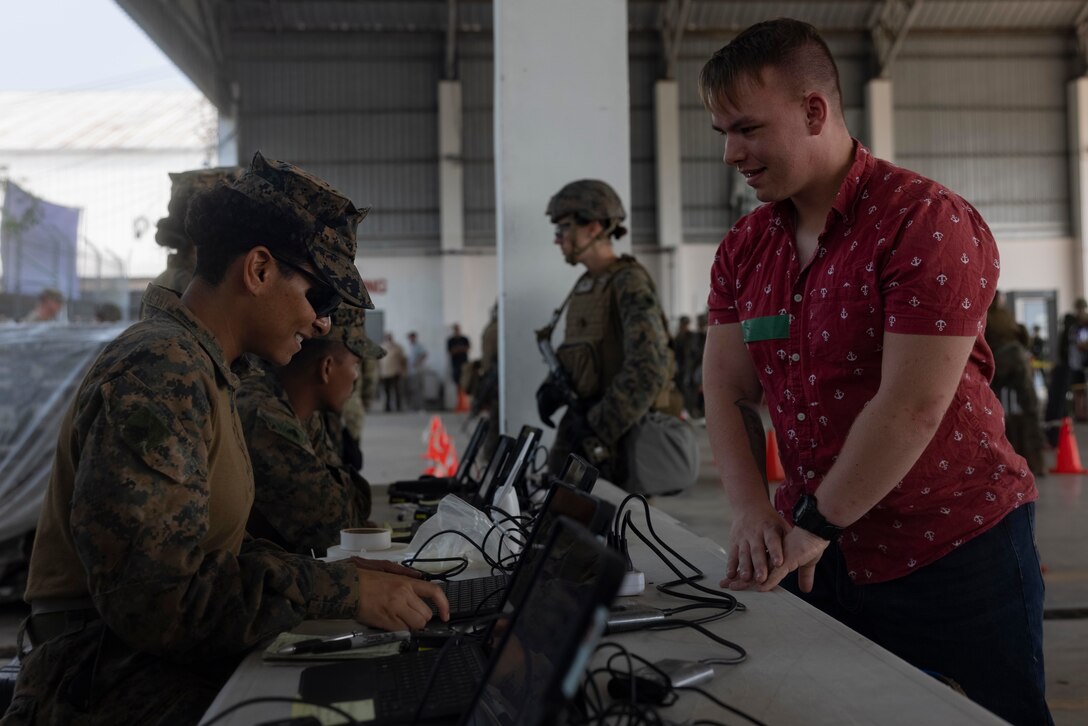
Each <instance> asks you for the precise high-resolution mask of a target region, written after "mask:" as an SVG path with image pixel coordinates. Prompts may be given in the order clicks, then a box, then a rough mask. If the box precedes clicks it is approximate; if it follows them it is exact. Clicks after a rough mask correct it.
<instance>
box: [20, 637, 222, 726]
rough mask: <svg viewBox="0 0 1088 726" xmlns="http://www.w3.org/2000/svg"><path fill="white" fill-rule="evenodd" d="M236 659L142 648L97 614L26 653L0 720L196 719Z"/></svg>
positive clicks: (143, 721)
mask: <svg viewBox="0 0 1088 726" xmlns="http://www.w3.org/2000/svg"><path fill="white" fill-rule="evenodd" d="M236 665H237V660H235V659H231V660H230V662H224V661H220V662H216V663H199V664H192V665H188V664H179V663H174V662H170V661H167V660H165V659H164V658H161V657H156V656H152V655H149V654H147V653H141V652H138V651H135V650H133V649H132V648H130V647H129V646H128V645H126V644H125V643H124V642H123V641H122V640H121V639H120V638H118V637H117V636H116V635H114V634H113V633H112V631H110V630H109V629H108V628H106V626H105V624H104V623H103V622H102V621H101V620H96V621H93V622H91V623H88V624H87V626H86V627H85V628H84V629H83V630H81V631H80V632H78V633H69V634H66V635H61V636H58V637H56V638H53V639H52V640H49V641H47V642H45V643H42V644H41V645H38V646H37V647H35V648H34V650H32V651H31V652H30V653H29V654H28V655H26V656H24V657H23V659H22V668H21V670H20V672H19V680H18V681H17V683H16V685H15V698H14V700H13V701H12V703H11V706H10V707H9V708H8V710H7V713H6V714H5V715H4V717H3V718H2V719H0V726H22V725H23V724H58V725H59V724H111V725H113V724H163V725H164V726H166V725H169V726H173V725H174V724H177V725H178V726H180V725H182V724H196V723H197V722H198V721H199V720H200V717H201V716H202V715H203V714H204V712H205V711H206V710H207V708H208V706H209V705H211V702H212V700H213V699H214V698H215V695H216V694H217V693H218V692H219V689H220V688H221V687H222V686H223V684H225V683H226V681H227V679H228V678H229V677H230V674H231V673H232V672H233V671H234V668H235V667H236Z"/></svg>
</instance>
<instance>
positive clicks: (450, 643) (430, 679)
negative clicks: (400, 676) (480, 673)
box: [410, 635, 463, 724]
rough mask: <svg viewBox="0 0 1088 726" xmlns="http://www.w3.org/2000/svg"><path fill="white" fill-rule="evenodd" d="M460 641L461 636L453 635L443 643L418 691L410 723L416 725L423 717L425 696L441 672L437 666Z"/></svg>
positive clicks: (458, 645)
mask: <svg viewBox="0 0 1088 726" xmlns="http://www.w3.org/2000/svg"><path fill="white" fill-rule="evenodd" d="M462 639H463V636H461V635H455V636H453V637H452V638H450V639H449V640H447V641H446V642H445V643H443V644H442V647H441V648H439V650H438V657H437V658H435V660H434V664H433V665H432V666H431V672H430V673H428V674H427V680H426V681H425V682H424V684H423V688H422V689H421V690H420V695H419V702H418V703H417V704H416V710H415V712H414V713H413V714H412V720H411V722H410V723H412V724H417V723H419V720H420V718H422V717H423V708H424V706H426V705H427V694H429V693H430V692H431V688H433V687H434V682H435V679H436V678H437V677H438V672H439V671H440V670H441V668H439V666H441V665H442V661H443V660H444V659H445V658H446V656H447V655H449V653H450V650H451V649H452V648H454V647H455V646H454V643H456V644H457V646H456V647H460V644H461V640H462Z"/></svg>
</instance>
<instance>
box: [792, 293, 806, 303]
mask: <svg viewBox="0 0 1088 726" xmlns="http://www.w3.org/2000/svg"><path fill="white" fill-rule="evenodd" d="M803 299H804V298H803V297H801V293H797V294H796V295H794V296H793V301H794V302H801V300H803Z"/></svg>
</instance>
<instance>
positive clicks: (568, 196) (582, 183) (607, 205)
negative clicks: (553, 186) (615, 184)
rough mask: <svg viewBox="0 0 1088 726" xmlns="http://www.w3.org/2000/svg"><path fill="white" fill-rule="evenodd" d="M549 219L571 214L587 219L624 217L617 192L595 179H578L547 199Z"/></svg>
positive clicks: (553, 220) (622, 218)
mask: <svg viewBox="0 0 1088 726" xmlns="http://www.w3.org/2000/svg"><path fill="white" fill-rule="evenodd" d="M545 213H546V214H547V215H548V217H549V218H550V219H551V220H552V222H557V221H559V220H560V219H562V218H563V217H566V216H569V215H574V216H577V217H579V218H581V219H583V220H585V221H587V222H593V221H598V222H606V221H609V222H614V223H616V224H619V223H620V222H622V221H623V220H624V219H626V218H627V212H625V211H624V210H623V203H622V202H620V198H619V195H617V194H616V190H614V189H613V188H612V187H611V186H609V185H608V184H607V183H605V182H603V181H601V180H599V179H579V180H578V181H573V182H571V183H570V184H567V185H566V186H565V187H563V188H562V189H560V190H559V191H558V192H557V193H556V194H555V196H553V197H552V198H551V201H549V202H548V211H547V212H545Z"/></svg>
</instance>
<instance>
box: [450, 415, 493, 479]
mask: <svg viewBox="0 0 1088 726" xmlns="http://www.w3.org/2000/svg"><path fill="white" fill-rule="evenodd" d="M490 425H491V422H490V421H489V420H488V419H486V418H482V417H481V418H480V420H479V421H478V422H477V424H476V429H475V430H474V431H473V432H472V436H471V437H470V438H469V440H468V445H467V446H465V453H464V456H462V457H461V463H460V464H458V465H457V473H456V474H454V475H453V478H454V479H456V480H457V483H458V484H460V485H462V486H464V485H465V484H468V483H469V482H470V481H472V477H471V472H472V464H473V463H474V462H475V461H476V456H477V455H478V454H479V453H480V447H481V446H482V445H483V443H484V437H486V436H487V429H488V427H489V426H490Z"/></svg>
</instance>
